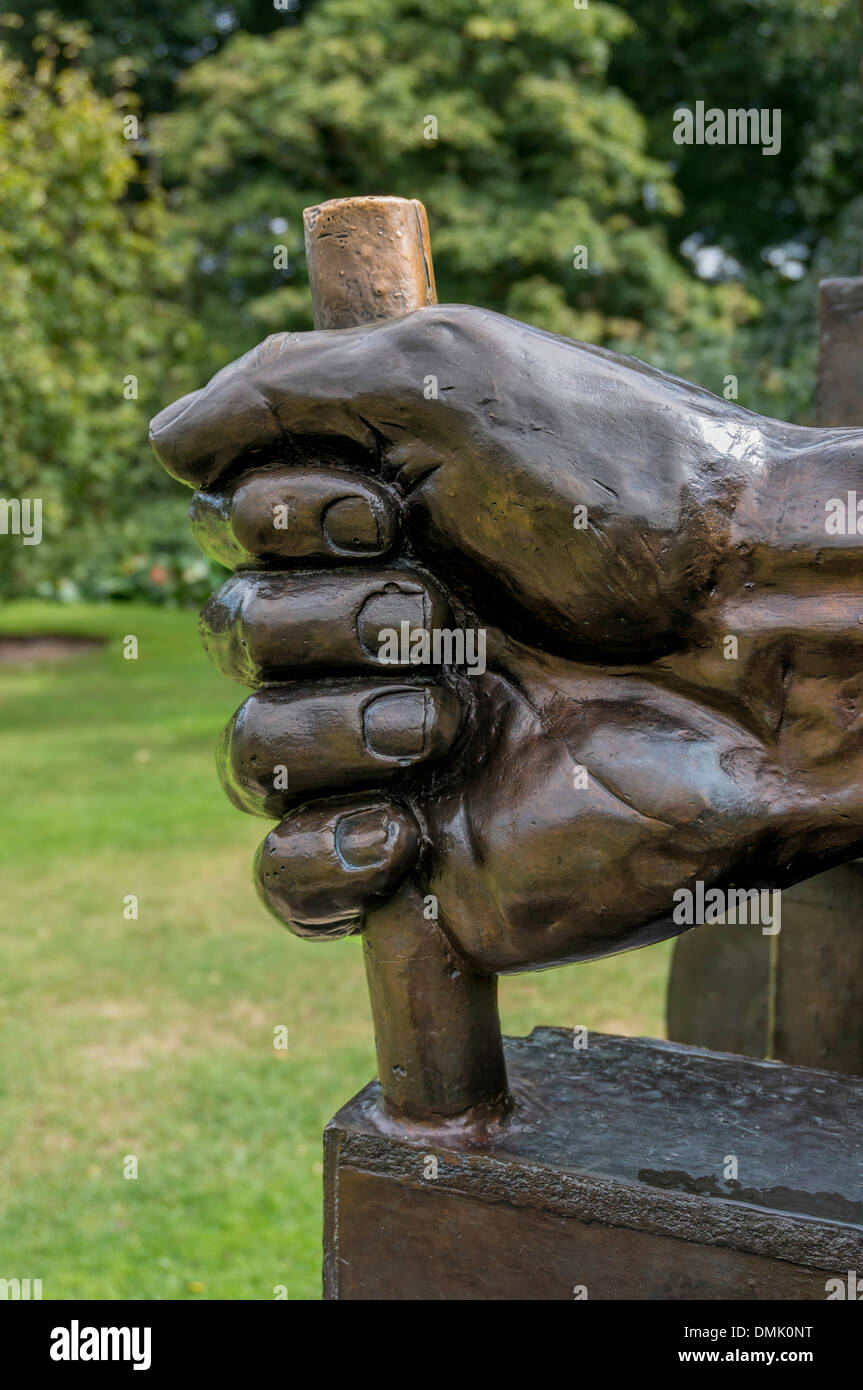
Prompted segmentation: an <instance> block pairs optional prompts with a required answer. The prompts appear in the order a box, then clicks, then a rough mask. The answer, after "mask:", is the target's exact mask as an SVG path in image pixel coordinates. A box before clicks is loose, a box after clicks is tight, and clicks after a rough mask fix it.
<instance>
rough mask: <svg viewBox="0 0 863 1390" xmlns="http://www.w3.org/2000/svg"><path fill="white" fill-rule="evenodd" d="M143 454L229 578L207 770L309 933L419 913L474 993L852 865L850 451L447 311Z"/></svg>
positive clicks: (290, 919)
mask: <svg viewBox="0 0 863 1390" xmlns="http://www.w3.org/2000/svg"><path fill="white" fill-rule="evenodd" d="M152 438H153V442H154V445H155V448H156V451H157V453H158V455H159V458H160V459H161V461H162V463H163V464H164V466H165V467H166V468H167V469H168V470H169V471H170V472H171V473H173V474H174V475H175V476H176V477H178V478H181V479H183V480H184V481H185V482H188V483H190V484H192V485H193V486H194V487H195V488H196V489H197V491H196V494H195V498H194V501H193V504H192V517H193V525H194V528H195V531H196V534H197V537H198V540H199V543H200V544H201V546H202V547H203V549H204V550H206V551H207V552H208V553H209V554H211V555H213V556H216V557H217V558H219V559H220V560H222V561H223V562H224V563H225V564H227V565H229V566H230V567H232V568H235V569H236V573H235V575H234V576H233V577H232V578H231V579H230V580H229V581H228V582H227V583H226V584H225V585H224V586H223V587H222V588H221V589H220V590H219V591H218V593H216V594H215V595H214V596H213V598H212V599H211V600H210V601H209V603H208V604H207V606H206V607H205V609H204V612H203V615H202V632H203V636H204V641H205V643H206V645H207V647H208V649H209V651H210V653H211V655H212V656H213V658H214V660H215V661H216V662H217V664H218V665H219V666H220V667H221V668H222V669H223V670H224V671H226V672H228V673H230V674H231V675H233V676H235V677H236V678H237V679H238V680H239V681H241V682H242V683H243V684H245V685H247V686H250V687H252V688H253V690H254V693H253V694H252V695H250V697H249V698H248V699H247V700H246V701H245V703H244V704H243V705H242V706H241V707H240V709H239V710H238V712H237V714H236V715H235V716H234V719H233V720H232V721H231V723H230V725H229V727H228V729H227V730H226V732H225V735H224V738H223V742H222V746H221V751H220V766H221V775H222V778H223V781H224V784H225V787H226V789H227V791H228V794H229V795H230V796H231V798H232V800H233V801H234V802H235V803H236V804H237V805H238V806H240V807H242V808H243V809H245V810H248V811H252V812H254V813H257V814H260V815H264V816H270V817H272V818H281V819H280V824H279V825H278V826H277V828H276V829H274V830H273V831H272V832H271V833H270V835H269V836H268V837H267V839H266V840H265V842H264V844H263V846H262V848H261V851H260V854H259V856H258V861H257V873H258V880H259V887H260V891H261V893H262V895H263V897H264V899H265V901H266V902H267V903H268V904H269V906H270V907H271V908H272V909H273V911H274V912H275V913H276V914H277V915H278V916H279V917H280V918H282V920H284V921H286V922H287V923H288V925H289V926H291V927H292V928H293V929H294V930H295V931H297V932H299V933H300V934H304V935H313V936H325V937H326V936H332V935H341V934H344V933H346V932H349V931H354V930H358V929H359V928H360V927H361V926H362V924H363V921H364V919H365V918H366V916H367V915H368V914H369V913H373V912H374V911H375V910H378V909H380V907H381V905H382V904H384V903H385V902H386V901H387V900H388V899H389V898H391V896H392V895H393V894H394V893H395V892H408V891H409V892H411V893H413V894H414V895H416V894H420V895H422V896H423V897H424V898H425V899H426V900H427V901H428V900H429V899H430V897H431V896H433V898H434V899H436V900H437V909H438V912H439V925H440V927H441V928H442V930H443V931H444V933H445V934H446V937H447V938H448V940H449V942H450V943H451V945H452V947H453V949H454V951H455V953H456V954H457V956H458V957H460V958H461V959H462V960H465V961H467V962H468V963H469V964H470V965H471V966H472V967H473V968H474V970H476V971H477V972H479V973H480V974H483V975H487V974H492V973H496V972H500V971H506V970H518V969H525V968H531V967H536V966H541V965H548V964H551V963H554V962H560V961H564V960H576V959H584V958H587V957H590V956H594V955H602V954H605V953H608V952H612V951H618V950H623V949H626V948H628V947H632V946H638V945H643V944H645V943H647V942H649V941H653V940H657V939H659V938H661V937H663V936H666V935H669V934H672V933H674V932H675V931H677V930H679V929H680V928H679V927H677V926H675V925H674V924H673V923H672V922H671V921H670V920H669V919H670V913H671V909H672V902H673V894H674V892H675V891H676V890H677V889H679V888H682V887H686V886H692V885H693V884H694V883H695V882H696V881H698V880H702V881H703V882H705V883H706V884H709V885H716V884H719V885H722V884H731V883H734V884H737V885H751V884H755V883H757V884H782V883H788V882H791V881H794V880H795V879H798V878H801V877H805V876H806V875H807V874H809V873H813V872H817V871H818V870H820V869H821V868H825V867H827V866H828V865H829V864H830V863H835V862H838V861H839V860H841V859H846V858H850V857H852V856H854V855H855V854H859V853H860V852H861V849H863V806H861V795H860V788H861V775H860V774H861V770H863V767H861V716H860V715H859V714H858V699H859V698H860V695H861V676H860V671H861V661H860V657H861V644H863V626H861V619H863V586H861V564H860V551H859V548H858V547H859V542H858V540H857V538H856V537H850V538H846V537H836V536H827V535H826V534H825V527H824V508H825V504H826V502H827V500H828V499H829V498H831V497H833V496H835V495H837V494H838V495H844V492H845V491H846V490H847V489H852V488H855V487H857V488H860V485H861V482H863V447H861V440H863V432H860V431H839V430H833V431H826V430H809V429H801V428H796V427H791V426H786V425H781V424H778V423H777V422H775V421H771V420H766V419H763V418H760V417H757V416H754V415H751V414H749V413H748V412H746V411H744V410H742V409H741V408H739V407H738V406H736V405H734V404H731V403H729V402H727V401H724V400H720V399H718V398H716V397H714V396H712V395H710V394H709V393H708V392H706V391H703V390H701V389H699V388H696V387H694V386H690V385H688V384H686V383H684V382H681V381H678V380H677V379H675V378H671V377H668V376H665V375H663V374H662V373H660V372H657V371H655V370H652V369H650V368H648V367H646V366H643V365H642V364H640V363H638V362H635V361H634V360H632V359H628V358H618V357H615V356H614V355H612V354H609V353H606V352H603V351H601V350H599V349H596V348H591V347H586V346H584V345H581V344H576V343H573V342H571V341H568V340H563V339H558V338H555V337H552V336H551V335H549V334H545V333H542V332H540V331H538V330H535V329H531V328H528V327H525V326H524V325H522V324H519V323H515V322H512V321H510V320H508V319H505V318H502V317H500V316H498V315H495V314H491V313H486V312H484V311H481V310H477V309H471V308H465V307H458V306H456V307H440V308H430V309H424V310H420V311H418V312H416V313H413V314H410V315H408V316H406V317H404V318H402V319H399V320H396V321H394V322H389V323H383V324H378V325H375V326H372V327H367V328H358V329H351V330H346V331H340V332H328V333H308V334H296V335H291V334H286V335H277V336H276V337H273V338H269V339H267V341H266V342H265V343H263V344H262V345H261V346H260V347H259V348H257V349H255V351H253V352H252V353H250V354H248V355H247V356H246V357H245V358H242V359H241V360H240V361H238V362H236V363H234V364H232V365H231V366H229V367H227V368H226V369H225V370H224V371H223V372H220V373H219V374H218V376H216V377H215V378H214V379H213V380H212V381H211V382H210V384H209V386H207V387H206V388H205V389H204V390H203V391H199V392H195V393H194V394H192V395H191V396H188V397H186V398H184V399H183V400H181V401H178V402H176V403H175V404H174V405H173V406H170V407H169V408H168V409H167V410H165V411H163V412H162V414H161V415H159V416H158V417H157V418H156V419H155V420H154V421H153V425H152ZM861 490H863V489H861ZM422 632H425V633H427V634H429V635H430V636H431V637H432V638H433V637H434V636H435V634H437V636H438V638H439V639H440V634H441V632H445V633H446V634H448V635H445V637H444V638H443V639H441V640H439V641H438V643H437V648H438V650H437V651H436V648H435V642H434V641H430V642H428V643H427V644H426V646H427V651H426V652H423V651H422V650H421V648H422V643H420V642H419V641H418V640H417V634H418V633H422ZM464 635H466V639H467V640H466V646H465V648H464V655H465V658H466V659H465V660H463V661H462V664H461V665H459V664H458V663H457V662H455V663H454V662H453V661H452V660H447V657H448V656H449V657H453V656H454V655H455V656H457V655H458V654H459V653H458V643H459V642H460V641H461V640H462V637H463V636H464ZM404 637H407V641H403V640H401V639H402V638H404ZM394 638H395V639H399V640H395V641H394ZM411 638H412V639H413V642H414V652H415V654H419V655H427V656H428V657H430V658H431V660H429V661H427V662H422V663H420V664H417V663H416V662H413V661H411V660H410V649H411ZM729 639H732V641H731V642H730V643H729ZM447 643H450V647H449V650H447ZM453 643H454V644H455V645H452V644H453ZM483 644H484V645H483ZM382 650H383V652H384V655H389V656H390V657H391V656H392V655H393V653H395V654H396V656H397V658H398V659H397V660H396V661H395V662H393V661H392V660H389V661H386V660H383V661H382V659H381V652H382ZM435 656H438V657H441V658H442V663H441V664H440V665H436V664H435V662H434V658H435ZM468 658H472V659H468ZM483 658H484V659H483ZM483 667H484V669H482V668H483Z"/></svg>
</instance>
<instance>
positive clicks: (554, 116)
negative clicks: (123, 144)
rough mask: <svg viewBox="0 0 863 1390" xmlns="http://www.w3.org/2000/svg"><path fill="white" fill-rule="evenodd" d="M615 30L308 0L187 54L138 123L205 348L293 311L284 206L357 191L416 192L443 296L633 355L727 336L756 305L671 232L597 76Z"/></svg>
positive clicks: (606, 24)
mask: <svg viewBox="0 0 863 1390" xmlns="http://www.w3.org/2000/svg"><path fill="white" fill-rule="evenodd" d="M633 31H634V25H633V23H632V21H631V20H630V19H628V18H627V17H626V16H625V15H624V14H623V12H622V10H621V9H620V8H619V7H618V6H616V5H611V4H604V3H591V4H590V6H589V7H588V8H586V9H574V8H573V7H572V6H571V5H570V6H569V7H566V6H564V5H562V4H561V3H559V0H449V3H448V4H447V5H446V6H443V7H442V6H441V5H440V4H438V3H437V0H320V3H318V4H317V5H316V6H315V8H314V9H313V10H312V12H311V13H310V14H308V15H307V16H306V17H305V19H304V20H303V22H302V24H300V25H298V26H296V27H294V28H291V29H282V30H280V31H279V32H277V33H273V34H270V35H267V36H265V37H254V36H251V35H248V34H242V33H240V34H236V35H234V36H233V37H232V38H231V39H230V40H229V41H228V42H227V43H226V44H225V45H224V47H223V48H222V49H221V51H220V52H219V53H217V54H214V55H213V56H212V57H211V58H207V59H205V60H204V61H202V62H199V63H197V64H195V66H194V67H192V68H191V69H189V70H188V71H187V72H186V74H185V75H184V77H183V78H182V80H181V83H180V89H181V93H182V100H181V102H180V103H179V105H178V107H177V109H176V110H175V111H174V112H173V113H172V114H170V115H167V116H165V117H164V118H162V120H161V121H160V122H159V125H158V129H157V134H156V139H157V143H158V145H159V147H160V149H161V151H162V154H163V157H164V167H165V172H166V176H167V178H168V179H169V181H170V182H172V183H173V184H174V185H175V188H176V191H177V199H178V203H179V206H180V207H181V209H182V212H183V215H184V217H185V218H186V219H187V224H188V226H189V228H190V230H193V231H194V232H195V234H196V235H197V237H198V240H199V245H200V254H199V258H198V269H197V273H196V276H195V285H194V291H193V292H194V295H195V302H196V305H197V306H198V308H197V312H198V313H199V314H200V316H201V318H202V319H203V320H205V321H206V323H207V325H208V328H209V329H210V330H211V331H212V332H213V333H214V338H213V347H214V360H215V361H218V360H222V359H224V357H225V356H226V355H230V354H231V353H233V352H236V351H239V350H240V349H242V348H245V347H248V346H249V344H250V342H252V341H253V340H254V338H255V337H256V336H259V335H260V333H261V332H262V331H263V330H273V329H276V328H291V327H294V328H297V327H308V326H309V325H310V322H311V319H310V305H309V296H308V291H307V285H306V279H305V272H304V263H303V248H302V223H301V211H302V208H303V207H304V206H306V205H308V204H310V203H314V202H317V201H319V200H321V199H324V198H328V197H335V196H339V195H346V194H352V193H357V192H370V191H377V192H391V193H402V194H408V195H411V196H416V197H419V198H421V199H423V201H424V202H425V203H426V204H427V206H428V207H429V209H430V214H431V220H432V238H433V247H434V255H435V265H436V271H437V277H438V289H439V292H440V294H441V297H442V298H444V299H449V300H472V301H475V302H477V303H481V304H485V305H488V306H489V307H491V308H495V309H499V310H501V311H503V312H506V313H511V314H514V315H515V316H517V317H519V318H524V319H529V320H531V321H532V322H535V323H537V324H539V325H541V326H543V327H546V328H549V329H552V330H554V331H557V332H562V333H569V334H573V335H574V336H577V337H582V338H588V339H591V340H593V341H599V342H606V343H614V344H617V345H621V346H624V347H626V348H629V349H632V350H634V351H637V352H638V353H639V355H642V356H645V357H651V356H655V355H656V353H657V352H658V351H659V345H660V343H661V342H663V341H665V342H671V341H675V342H676V343H677V346H678V348H681V347H682V346H683V345H684V344H686V343H690V344H695V343H696V342H698V341H709V342H719V341H721V342H725V343H727V342H728V341H729V340H730V338H731V335H732V334H733V332H734V329H735V327H736V325H737V324H738V323H739V322H740V321H741V320H743V319H744V318H745V317H746V316H747V315H748V314H749V313H750V312H751V310H752V309H753V307H754V301H750V300H749V299H748V298H747V296H746V294H745V293H744V291H743V290H741V288H740V287H739V286H737V285H735V284H728V285H722V286H709V285H706V284H704V283H703V282H702V281H700V280H698V278H697V277H696V276H695V275H694V274H693V273H692V270H691V268H690V267H688V266H686V265H684V264H682V263H681V262H680V260H679V259H678V258H677V257H676V256H675V255H674V254H673V252H672V251H670V250H669V247H668V244H667V239H666V235H665V231H664V228H663V226H662V224H661V219H662V218H668V217H673V216H675V215H677V214H678V213H679V212H680V211H681V202H680V197H679V193H678V191H677V189H676V187H675V185H674V182H673V180H672V177H671V174H670V171H669V168H668V165H667V164H666V163H664V162H663V161H661V160H657V159H655V158H653V157H652V156H651V155H650V154H649V153H648V149H647V133H648V132H647V126H646V123H645V121H644V119H643V118H642V117H641V115H640V114H639V112H638V110H637V108H636V107H635V106H634V105H633V103H632V102H631V101H629V100H628V98H627V97H625V96H624V95H622V94H621V92H620V91H618V90H616V89H615V88H613V87H610V86H609V84H608V80H607V73H608V65H609V62H610V60H611V56H612V53H613V50H614V47H615V45H617V44H619V43H621V42H622V41H623V40H624V39H625V38H626V37H627V36H628V35H630V34H632V33H633ZM280 248H284V249H280ZM285 261H287V264H285Z"/></svg>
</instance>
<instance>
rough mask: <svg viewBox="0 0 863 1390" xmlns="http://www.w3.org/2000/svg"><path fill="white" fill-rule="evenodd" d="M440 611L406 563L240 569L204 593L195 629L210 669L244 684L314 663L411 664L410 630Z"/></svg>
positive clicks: (440, 600) (346, 666) (436, 623)
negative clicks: (378, 567) (401, 565)
mask: <svg viewBox="0 0 863 1390" xmlns="http://www.w3.org/2000/svg"><path fill="white" fill-rule="evenodd" d="M448 616H449V610H448V607H447V603H446V600H445V599H444V597H443V595H442V594H441V592H440V590H439V589H438V588H437V587H436V586H435V585H434V584H433V583H432V581H431V580H430V579H427V578H426V577H425V576H422V577H420V576H418V575H416V574H415V573H414V572H413V571H408V570H397V569H382V570H358V571H353V572H346V571H344V570H341V571H329V570H324V569H320V570H301V571H296V572H291V571H287V570H279V571H270V572H260V571H257V572H252V571H244V572H242V573H240V574H236V575H234V577H233V578H232V579H229V580H228V581H227V583H225V584H223V585H222V587H221V588H220V589H218V590H217V591H216V593H215V594H213V595H212V597H211V598H209V599H208V600H207V602H206V604H205V605H204V608H203V610H202V612H201V622H200V630H201V636H202V638H203V642H204V646H205V647H206V649H207V651H208V653H209V655H210V657H211V658H212V660H213V661H214V662H215V663H216V665H217V666H218V667H219V669H220V670H221V671H223V672H224V674H225V675H228V676H231V677H232V678H233V679H234V680H238V681H240V682H241V683H242V684H244V685H251V686H254V685H259V684H261V683H262V682H263V681H275V680H284V679H286V678H288V677H291V676H296V675H297V674H298V673H299V674H308V673H309V672H311V671H313V670H320V669H329V670H331V671H332V670H334V669H342V670H356V671H357V672H361V671H369V670H373V671H375V672H377V673H379V674H383V675H390V674H391V673H392V672H393V671H407V670H416V668H417V666H418V665H421V664H423V663H422V662H420V661H417V660H412V659H411V657H410V645H411V641H412V640H413V639H412V638H411V634H414V633H420V634H422V633H430V632H431V631H432V630H433V629H441V628H445V627H446V625H447V621H448ZM382 634H383V635H382ZM403 639H404V640H403ZM414 650H415V654H416V651H417V648H416V646H415V648H414ZM429 650H431V647H430V648H429ZM419 654H420V655H422V652H421V650H420V653H419Z"/></svg>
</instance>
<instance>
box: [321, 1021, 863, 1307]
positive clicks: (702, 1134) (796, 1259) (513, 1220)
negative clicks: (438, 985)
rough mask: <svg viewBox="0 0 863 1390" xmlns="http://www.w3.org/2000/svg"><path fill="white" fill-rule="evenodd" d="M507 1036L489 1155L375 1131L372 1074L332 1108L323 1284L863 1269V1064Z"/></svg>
mask: <svg viewBox="0 0 863 1390" xmlns="http://www.w3.org/2000/svg"><path fill="white" fill-rule="evenodd" d="M505 1042H506V1061H507V1068H508V1071H509V1077H510V1082H511V1085H512V1090H513V1096H514V1101H515V1112H514V1119H513V1122H512V1123H511V1124H510V1125H509V1126H507V1127H504V1128H503V1129H502V1130H501V1131H500V1132H499V1133H498V1134H497V1135H496V1136H493V1137H492V1139H491V1141H490V1142H489V1144H488V1145H487V1147H485V1148H484V1149H483V1150H482V1151H481V1152H475V1151H471V1150H465V1149H464V1148H458V1147H454V1146H451V1145H450V1146H448V1145H446V1144H438V1143H435V1144H434V1145H430V1144H429V1143H427V1142H423V1141H422V1140H420V1139H418V1138H417V1136H416V1135H415V1134H413V1135H412V1134H410V1133H407V1134H405V1135H404V1136H397V1135H385V1134H382V1133H381V1130H380V1125H379V1121H378V1115H379V1108H378V1105H379V1089H378V1086H377V1085H376V1084H373V1085H371V1086H368V1087H366V1089H365V1090H364V1091H363V1092H361V1093H360V1095H358V1096H356V1097H355V1098H354V1099H353V1100H352V1101H351V1102H350V1103H349V1104H348V1105H346V1106H345V1107H344V1109H343V1110H341V1111H340V1112H339V1114H338V1115H336V1117H335V1118H334V1119H333V1120H332V1121H331V1122H330V1124H329V1125H328V1127H327V1130H326V1133H325V1137H324V1148H325V1174H326V1176H325V1191H326V1196H327V1206H326V1211H325V1236H324V1251H325V1253H324V1296H325V1297H326V1298H329V1299H340V1300H342V1301H344V1300H349V1299H386V1300H403V1299H422V1300H427V1299H428V1300H444V1299H451V1300H452V1299H457V1300H487V1299H512V1300H519V1301H521V1300H525V1299H560V1300H568V1301H571V1300H572V1299H573V1298H584V1297H587V1298H588V1299H590V1300H597V1299H628V1298H636V1299H662V1300H676V1299H733V1300H741V1299H771V1300H774V1299H807V1300H819V1301H823V1300H824V1299H825V1297H826V1296H827V1290H826V1281H827V1280H828V1279H829V1278H831V1277H836V1276H839V1277H840V1278H841V1279H842V1280H843V1282H844V1278H845V1275H846V1272H847V1271H848V1270H852V1269H853V1270H858V1271H859V1269H860V1267H861V1261H863V1194H861V1185H860V1171H861V1163H863V1148H861V1132H863V1081H861V1080H860V1079H858V1078H856V1077H843V1076H836V1075H834V1074H832V1073H828V1072H818V1071H809V1070H805V1071H804V1070H800V1069H797V1068H795V1067H789V1066H784V1065H772V1064H770V1063H764V1062H755V1061H749V1060H747V1059H744V1058H740V1057H728V1056H720V1055H717V1054H715V1053H710V1052H702V1051H698V1050H695V1049H690V1048H685V1047H676V1046H672V1045H671V1044H668V1043H661V1042H653V1041H649V1040H645V1039H643V1038H613V1037H605V1036H603V1035H602V1034H595V1033H592V1034H590V1036H589V1039H588V1040H587V1042H588V1045H587V1047H585V1048H583V1049H579V1050H574V1048H573V1038H572V1035H571V1034H569V1033H566V1032H564V1031H563V1030H559V1029H550V1028H539V1029H535V1030H534V1032H533V1033H532V1034H531V1036H530V1037H528V1038H507V1039H506V1040H505ZM731 1156H734V1157H735V1158H736V1161H737V1176H736V1177H733V1176H730V1175H729V1174H730V1172H731V1171H732V1170H731V1168H730V1165H729V1158H730V1157H731ZM766 1321H768V1322H769V1321H770V1320H769V1319H766Z"/></svg>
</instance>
